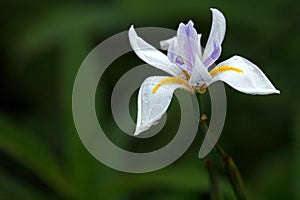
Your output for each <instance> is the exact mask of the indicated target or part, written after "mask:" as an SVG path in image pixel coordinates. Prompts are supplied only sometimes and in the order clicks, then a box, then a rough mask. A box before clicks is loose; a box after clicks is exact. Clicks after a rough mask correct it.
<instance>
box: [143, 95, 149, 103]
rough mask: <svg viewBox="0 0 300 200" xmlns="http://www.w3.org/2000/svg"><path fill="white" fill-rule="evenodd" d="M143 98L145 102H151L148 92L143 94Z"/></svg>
mask: <svg viewBox="0 0 300 200" xmlns="http://www.w3.org/2000/svg"><path fill="white" fill-rule="evenodd" d="M142 100H143V102H145V103H148V102H149V99H148V95H147V94H143V96H142Z"/></svg>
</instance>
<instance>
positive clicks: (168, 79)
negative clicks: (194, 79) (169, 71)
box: [152, 77, 194, 94]
mask: <svg viewBox="0 0 300 200" xmlns="http://www.w3.org/2000/svg"><path fill="white" fill-rule="evenodd" d="M166 84H180V85H183V86H185V87H187V88H188V89H190V90H191V91H194V89H193V88H192V87H191V86H190V85H189V83H188V82H187V81H186V80H184V79H182V78H179V77H166V78H164V79H163V80H161V81H160V82H159V83H158V84H157V85H156V86H155V87H154V88H153V90H152V94H155V93H156V92H157V90H158V89H159V88H160V87H161V86H163V85H166ZM190 90H188V91H190ZM191 91H190V92H191Z"/></svg>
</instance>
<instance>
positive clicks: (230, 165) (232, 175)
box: [197, 94, 247, 200]
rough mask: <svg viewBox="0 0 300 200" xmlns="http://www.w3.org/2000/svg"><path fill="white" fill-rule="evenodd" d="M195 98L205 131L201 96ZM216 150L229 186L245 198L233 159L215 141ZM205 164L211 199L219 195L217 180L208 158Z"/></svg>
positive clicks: (241, 198) (240, 178)
mask: <svg viewBox="0 0 300 200" xmlns="http://www.w3.org/2000/svg"><path fill="white" fill-rule="evenodd" d="M197 98H198V101H199V104H200V109H201V110H200V118H201V120H200V124H201V125H202V127H203V128H204V129H205V130H206V131H207V130H208V125H207V122H206V115H205V114H203V113H204V112H203V102H202V98H201V96H200V95H199V94H197ZM215 148H216V152H217V153H218V155H219V156H220V157H221V159H222V161H223V162H224V164H225V169H226V174H227V178H228V180H229V181H230V183H231V186H232V188H233V190H234V192H235V195H236V197H237V198H238V199H239V200H246V199H247V198H246V194H245V189H244V184H243V179H242V176H241V173H240V170H239V169H238V167H237V165H236V164H235V162H234V160H233V159H232V157H231V156H229V155H228V154H227V153H226V152H225V151H224V149H223V148H222V146H221V145H220V144H219V143H218V142H217V143H216V146H215ZM206 166H207V168H208V170H209V175H210V180H211V187H212V188H211V190H212V193H213V194H211V199H218V198H219V196H220V193H219V192H218V188H217V182H216V177H215V175H214V174H212V173H213V171H211V170H212V169H211V161H209V159H208V160H207V161H206Z"/></svg>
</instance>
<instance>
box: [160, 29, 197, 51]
mask: <svg viewBox="0 0 300 200" xmlns="http://www.w3.org/2000/svg"><path fill="white" fill-rule="evenodd" d="M201 37H202V35H201V34H198V43H199V52H200V56H202V53H201V51H202V49H201V42H200V41H201ZM175 41H177V37H172V38H170V39H167V40H162V41H160V43H159V44H160V48H161V49H162V50H168V48H169V46H170V45H171V43H173V42H175Z"/></svg>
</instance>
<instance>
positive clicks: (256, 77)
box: [211, 56, 280, 94]
mask: <svg viewBox="0 0 300 200" xmlns="http://www.w3.org/2000/svg"><path fill="white" fill-rule="evenodd" d="M219 66H230V67H234V68H237V69H240V70H242V72H236V71H233V70H228V71H224V72H220V73H217V74H216V75H215V76H214V77H213V79H212V82H215V81H218V80H221V81H224V82H226V83H227V84H228V85H230V86H231V87H233V88H234V89H236V90H238V91H240V92H243V93H247V94H272V93H277V94H279V93H280V92H279V90H277V89H275V87H274V86H273V85H272V83H271V82H270V81H269V79H268V78H267V77H266V76H265V74H264V73H263V72H262V71H261V70H260V69H259V68H258V67H257V66H256V65H255V64H253V63H251V62H250V61H249V60H247V59H245V58H243V57H240V56H233V57H231V58H230V59H228V60H226V61H224V62H222V63H220V64H218V66H217V67H219ZM217 67H216V68H215V69H217ZM212 82H211V83H212Z"/></svg>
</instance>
